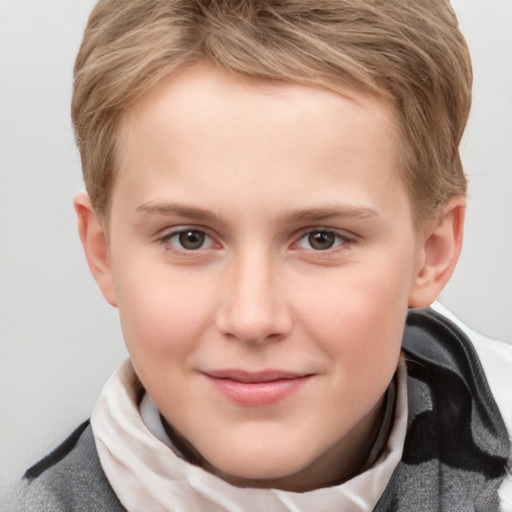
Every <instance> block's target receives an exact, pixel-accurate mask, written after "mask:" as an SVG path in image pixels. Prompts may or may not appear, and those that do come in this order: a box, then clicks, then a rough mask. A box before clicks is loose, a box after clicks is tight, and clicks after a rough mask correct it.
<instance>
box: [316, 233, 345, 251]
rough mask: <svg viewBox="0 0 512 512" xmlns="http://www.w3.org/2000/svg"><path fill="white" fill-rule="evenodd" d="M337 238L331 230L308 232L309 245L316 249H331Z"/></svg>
mask: <svg viewBox="0 0 512 512" xmlns="http://www.w3.org/2000/svg"><path fill="white" fill-rule="evenodd" d="M337 238H339V237H338V236H337V235H336V233H333V232H332V231H311V233H309V234H308V243H309V245H310V246H311V247H312V248H313V249H315V250H317V251H325V250H327V249H331V248H332V247H334V245H335V244H336V240H337Z"/></svg>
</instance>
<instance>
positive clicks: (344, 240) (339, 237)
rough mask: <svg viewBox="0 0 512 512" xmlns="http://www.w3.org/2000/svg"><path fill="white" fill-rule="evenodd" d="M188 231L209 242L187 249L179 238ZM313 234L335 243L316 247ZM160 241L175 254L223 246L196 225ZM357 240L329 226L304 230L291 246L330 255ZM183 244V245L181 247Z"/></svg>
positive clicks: (186, 254) (319, 255)
mask: <svg viewBox="0 0 512 512" xmlns="http://www.w3.org/2000/svg"><path fill="white" fill-rule="evenodd" d="M186 233H196V234H200V235H201V236H203V237H204V241H205V242H206V243H207V245H208V246H207V247H205V246H204V243H201V245H199V246H198V247H197V248H195V249H187V248H185V247H183V244H182V243H181V242H180V241H179V238H178V237H180V236H181V235H184V234H186ZM313 234H322V235H329V236H332V237H333V238H334V241H333V245H332V246H331V247H327V248H325V249H315V248H313V247H311V239H310V237H311V236H312V235H313ZM175 238H176V239H177V240H176V242H174V243H173V239H175ZM308 238H309V242H310V247H301V246H300V244H301V243H302V242H303V241H304V240H308ZM158 242H159V243H161V244H162V245H164V246H165V249H166V250H167V251H170V252H172V253H174V254H177V255H180V256H188V257H192V256H196V255H199V253H200V252H201V251H205V250H208V249H212V248H213V249H216V248H221V247H222V246H221V244H219V243H218V242H216V241H215V239H214V237H213V236H211V235H210V234H208V231H207V230H206V229H205V228H203V227H196V226H183V227H179V228H176V229H174V230H172V231H170V232H168V233H165V235H163V236H161V237H160V238H159V239H158ZM354 242H355V237H351V236H348V235H347V234H346V233H340V232H339V231H337V230H334V229H329V228H323V227H318V228H308V229H307V230H305V231H302V233H301V235H300V237H299V238H298V239H296V241H295V242H293V243H292V244H291V248H292V249H293V250H298V251H305V252H308V253H309V254H314V255H315V257H328V256H329V255H332V254H333V253H336V252H338V251H340V250H344V249H347V248H348V247H349V246H350V245H351V244H353V243H354ZM179 245H181V247H179ZM215 246H216V247H215Z"/></svg>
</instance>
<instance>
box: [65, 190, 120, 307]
mask: <svg viewBox="0 0 512 512" xmlns="http://www.w3.org/2000/svg"><path fill="white" fill-rule="evenodd" d="M73 204H74V206H75V211H76V215H77V218H78V233H79V235H80V240H81V241H82V245H83V248H84V252H85V257H86V259H87V263H88V265H89V269H90V271H91V273H92V275H93V277H94V279H95V281H96V283H98V286H99V287H100V290H101V292H102V293H103V296H104V297H105V299H107V301H108V302H109V304H111V305H112V306H115V307H117V297H116V289H115V283H114V275H113V271H112V265H111V262H110V249H109V244H108V239H107V235H106V233H105V229H104V228H103V225H102V223H101V222H100V220H99V219H98V217H97V216H96V213H95V212H94V209H93V207H92V205H91V200H90V199H89V196H88V195H87V194H79V195H77V196H76V197H75V199H74V201H73Z"/></svg>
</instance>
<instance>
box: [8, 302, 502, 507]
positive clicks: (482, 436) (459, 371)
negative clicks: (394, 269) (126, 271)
mask: <svg viewBox="0 0 512 512" xmlns="http://www.w3.org/2000/svg"><path fill="white" fill-rule="evenodd" d="M403 351H404V353H405V355H406V358H407V372H408V402H409V416H408V428H407V435H406V439H405V445H404V451H403V457H402V460H401V462H400V463H399V464H398V466H397V468H396V469H395V471H394V472H393V474H392V476H391V479H390V481H389V484H388V486H387V487H386V490H385V491H384V493H383V495H382V497H381V499H380V500H379V502H378V504H377V506H376V507H375V509H374V512H391V511H397V512H399V511H400V512H402V511H403V512H434V511H436V512H438V511H446V512H470V511H471V512H473V511H477V512H495V511H497V510H498V508H499V498H498V493H497V489H498V488H499V486H500V484H501V483H502V481H503V479H504V477H505V475H506V471H507V460H508V456H509V453H510V441H509V437H508V433H507V430H506V427H505V424H504V422H503V419H502V417H501V414H500V412H499V409H498V407H497V405H496V402H495V401H494V399H493V396H492V394H491V392H490V390H489V386H488V384H487V381H486V378H485V374H484V372H483V370H482V367H481V364H480V361H479V359H478V356H477V354H476V352H475V350H474V348H473V346H472V344H471V342H470V341H469V340H468V338H467V337H466V336H465V334H464V333H463V332H462V331H460V330H459V328H458V327H457V326H455V325H454V324H453V323H451V322H450V321H449V320H447V319H446V318H445V317H443V316H442V315H440V314H438V313H436V312H434V311H432V310H430V309H428V310H413V311H411V312H410V313H409V315H408V318H407V325H406V329H405V333H404V339H403ZM7 510H9V511H10V512H11V511H12V512H21V511H23V512H85V511H95V512H98V511H102V512H122V511H125V508H124V507H123V506H122V505H121V503H120V502H119V500H118V498H117V496H116V495H115V493H114V491H113V490H112V488H111V487H110V484H109V483H108V480H107V478H106V476H105V474H104V472H103V470H102V468H101V464H100V461H99V459H98V454H97V452H96V448H95V444H94V439H93V435H92V431H91V427H90V425H89V423H88V422H84V423H83V424H82V425H81V426H80V427H78V428H77V429H76V430H75V431H74V432H73V434H71V436H70V437H69V438H68V439H67V440H66V441H65V442H64V443H63V444H62V445H61V446H59V447H58V448H57V449H56V450H54V451H53V452H52V453H51V454H50V455H48V456H47V457H45V458H44V459H43V460H42V461H40V462H39V463H38V464H36V465H35V466H33V467H32V468H30V469H29V470H28V471H27V472H26V474H25V477H24V484H23V486H22V487H21V488H20V489H19V492H18V494H17V495H16V496H15V499H14V501H13V502H12V503H11V505H10V507H9V508H8V509H7ZM148 512H149V511H148ZM193 512H196V511H193Z"/></svg>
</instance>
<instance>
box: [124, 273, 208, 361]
mask: <svg viewBox="0 0 512 512" xmlns="http://www.w3.org/2000/svg"><path fill="white" fill-rule="evenodd" d="M197 280H198V279H197V278H194V277H190V276H187V275H185V276H182V275H180V274H179V273H172V272H170V271H169V270H168V269H167V271H161V270H160V271H158V270H156V269H155V268H154V269H153V271H148V270H145V271H136V268H135V269H132V271H131V272H126V271H125V272H124V273H123V280H122V281H121V282H119V283H118V287H117V288H118V298H119V312H120V317H121V325H122V328H123V334H124V337H125V341H126V345H127V348H128V350H129V352H130V354H131V355H132V357H141V356H142V357H145V358H155V359H160V360H162V361H163V360H164V359H166V358H168V357H169V356H172V357H179V356H180V355H184V354H186V353H188V352H190V351H191V350H193V349H194V347H195V346H196V344H197V342H198V340H199V339H200V335H201V333H202V332H204V331H205V330H206V329H208V327H209V326H210V325H211V323H212V318H213V308H212V305H213V301H212V300H211V293H210V286H209V285H208V282H204V281H203V282H202V283H201V285H200V286H199V284H198V283H197ZM199 280H200V279H199Z"/></svg>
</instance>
